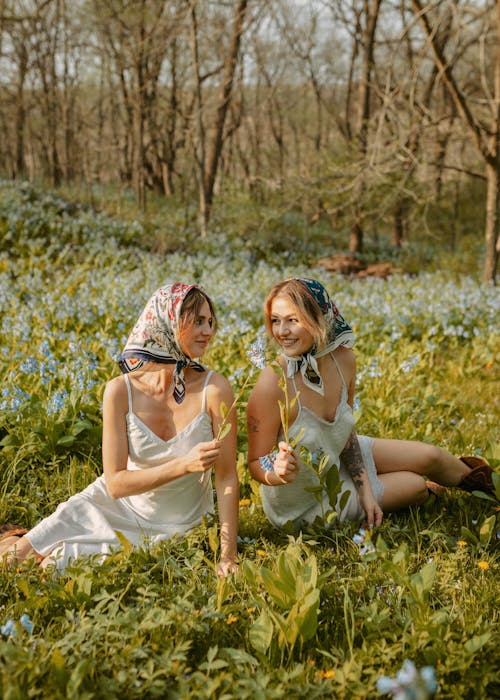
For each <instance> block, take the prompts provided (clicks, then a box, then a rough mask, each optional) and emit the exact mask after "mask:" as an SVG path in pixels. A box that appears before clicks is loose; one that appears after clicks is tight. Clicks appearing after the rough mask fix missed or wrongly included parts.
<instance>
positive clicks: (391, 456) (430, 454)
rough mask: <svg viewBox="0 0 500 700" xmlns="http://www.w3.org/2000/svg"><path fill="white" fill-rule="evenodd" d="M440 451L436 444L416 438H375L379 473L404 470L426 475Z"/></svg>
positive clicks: (374, 449)
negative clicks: (429, 443)
mask: <svg viewBox="0 0 500 700" xmlns="http://www.w3.org/2000/svg"><path fill="white" fill-rule="evenodd" d="M438 452H439V448H437V447H435V446H434V445H428V444H427V443H425V442H417V441H416V440H386V439H383V438H375V439H374V443H373V459H374V461H375V466H376V468H377V473H378V474H379V475H380V474H390V473H392V472H402V471H409V472H414V473H415V474H421V475H424V474H426V473H427V471H426V470H428V468H429V466H430V465H432V463H433V460H435V459H436V457H437V454H438Z"/></svg>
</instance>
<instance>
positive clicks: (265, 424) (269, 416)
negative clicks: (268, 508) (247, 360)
mask: <svg viewBox="0 0 500 700" xmlns="http://www.w3.org/2000/svg"><path fill="white" fill-rule="evenodd" d="M280 400H281V401H283V391H282V390H281V389H280V387H279V380H278V376H277V374H276V372H275V371H274V370H273V369H272V368H271V367H266V369H265V370H264V371H263V372H262V374H261V375H260V377H259V378H258V380H257V383H256V384H255V387H254V388H253V390H252V392H251V393H250V396H249V398H248V406H247V430H248V468H249V470H250V474H251V475H252V477H253V478H254V479H255V480H256V481H259V482H260V483H261V484H266V485H267V486H281V485H283V484H288V483H290V482H292V481H293V480H294V479H295V477H296V476H297V469H298V460H297V455H296V454H295V452H294V451H293V450H292V449H291V447H290V446H289V445H287V444H286V443H284V442H280V443H279V445H278V448H279V449H278V452H277V454H276V455H275V456H274V458H272V457H271V453H272V451H273V450H274V449H276V443H277V440H278V435H279V433H280V429H281V417H280V410H279V403H278V401H280ZM266 456H267V457H268V458H269V460H271V461H272V464H273V467H274V469H273V470H272V471H270V470H266V469H264V468H263V465H262V462H261V458H265V457H266ZM267 464H268V465H269V462H267Z"/></svg>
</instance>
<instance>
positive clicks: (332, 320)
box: [284, 277, 355, 396]
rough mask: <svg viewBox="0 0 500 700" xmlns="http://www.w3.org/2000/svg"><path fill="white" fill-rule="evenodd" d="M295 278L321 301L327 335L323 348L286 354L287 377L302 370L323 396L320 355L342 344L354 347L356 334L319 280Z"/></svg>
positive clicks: (307, 382) (314, 297) (315, 389)
mask: <svg viewBox="0 0 500 700" xmlns="http://www.w3.org/2000/svg"><path fill="white" fill-rule="evenodd" d="M293 279H295V280H296V281H297V282H300V283H301V284H303V285H304V287H305V288H306V289H307V291H308V292H309V293H310V294H311V296H312V297H313V299H314V300H315V301H316V303H317V304H318V306H319V308H320V309H321V311H322V313H323V315H324V316H325V321H326V326H327V335H326V345H325V347H324V348H322V349H321V350H316V348H315V347H312V348H311V350H310V351H309V352H307V353H305V354H304V355H301V356H300V357H288V356H287V355H284V357H285V360H286V363H287V376H288V377H294V376H295V374H296V373H297V372H299V371H300V373H301V375H302V379H303V381H304V384H305V385H306V386H308V387H309V388H310V389H312V390H313V391H316V392H317V393H318V394H321V395H322V396H323V394H324V387H323V378H322V377H321V374H320V372H319V368H318V362H317V358H318V357H323V355H327V354H328V353H329V352H332V350H335V348H338V347H340V346H341V345H343V346H345V347H348V348H352V346H353V345H354V343H355V337H354V333H353V332H352V328H351V326H350V325H349V324H348V323H347V321H346V320H345V319H344V317H343V316H342V315H341V313H340V311H339V310H338V309H337V307H336V306H335V304H334V303H333V301H332V300H331V298H330V296H329V295H328V292H327V291H326V289H325V288H324V287H323V285H322V284H320V283H319V282H317V281H316V280H312V279H306V278H302V277H295V278H293Z"/></svg>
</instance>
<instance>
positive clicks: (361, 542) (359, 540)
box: [352, 528, 375, 557]
mask: <svg viewBox="0 0 500 700" xmlns="http://www.w3.org/2000/svg"><path fill="white" fill-rule="evenodd" d="M352 541H353V542H354V543H355V544H357V545H358V547H359V553H360V555H361V556H362V557H364V556H365V555H366V554H373V553H374V552H375V547H374V546H373V544H372V541H371V537H370V532H367V531H366V530H365V529H364V528H361V529H360V530H359V532H357V533H356V534H355V535H353V538H352Z"/></svg>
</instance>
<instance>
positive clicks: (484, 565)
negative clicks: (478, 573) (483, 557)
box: [477, 561, 490, 571]
mask: <svg viewBox="0 0 500 700" xmlns="http://www.w3.org/2000/svg"><path fill="white" fill-rule="evenodd" d="M477 565H478V566H479V568H480V569H482V570H483V571H486V570H487V569H489V568H490V565H489V564H488V562H487V561H478V562H477Z"/></svg>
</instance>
